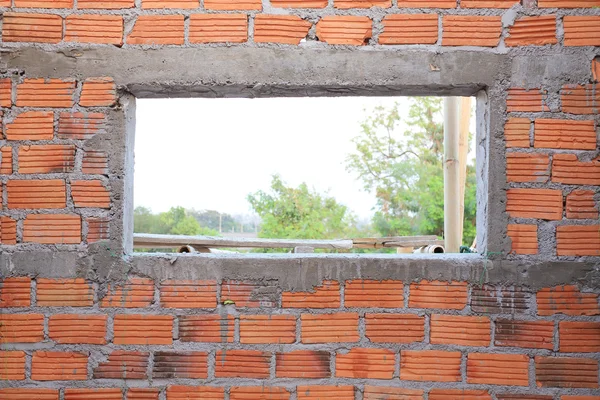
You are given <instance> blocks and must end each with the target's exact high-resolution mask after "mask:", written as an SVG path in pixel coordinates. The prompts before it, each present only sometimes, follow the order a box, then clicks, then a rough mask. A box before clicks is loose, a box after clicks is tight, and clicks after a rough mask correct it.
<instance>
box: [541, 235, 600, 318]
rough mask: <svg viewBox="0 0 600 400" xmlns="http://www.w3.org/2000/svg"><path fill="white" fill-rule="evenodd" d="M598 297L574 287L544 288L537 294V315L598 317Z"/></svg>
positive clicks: (599, 309) (599, 312) (599, 310)
mask: <svg viewBox="0 0 600 400" xmlns="http://www.w3.org/2000/svg"><path fill="white" fill-rule="evenodd" d="M559 246H560V244H559ZM598 296H599V295H598V294H596V293H585V292H584V293H582V292H580V291H579V288H578V287H577V286H574V285H565V286H555V287H553V288H544V289H541V290H540V291H538V292H537V308H538V315H542V316H545V315H554V314H566V315H600V306H599V305H598Z"/></svg>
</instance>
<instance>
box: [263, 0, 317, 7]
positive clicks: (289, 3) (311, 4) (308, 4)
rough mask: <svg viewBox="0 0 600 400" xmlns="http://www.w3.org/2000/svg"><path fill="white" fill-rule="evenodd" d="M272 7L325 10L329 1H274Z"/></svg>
mask: <svg viewBox="0 0 600 400" xmlns="http://www.w3.org/2000/svg"><path fill="white" fill-rule="evenodd" d="M271 6H273V7H277V8H325V7H326V6H327V0H272V1H271Z"/></svg>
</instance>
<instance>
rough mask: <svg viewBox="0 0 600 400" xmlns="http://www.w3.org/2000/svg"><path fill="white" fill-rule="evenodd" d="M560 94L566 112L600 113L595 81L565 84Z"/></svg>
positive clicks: (599, 91)
mask: <svg viewBox="0 0 600 400" xmlns="http://www.w3.org/2000/svg"><path fill="white" fill-rule="evenodd" d="M598 18H600V17H598ZM560 95H561V101H562V109H563V111H564V112H566V113H570V114H579V115H589V114H593V115H595V114H599V113H600V90H598V89H597V88H596V84H595V83H594V84H588V85H565V86H563V88H562V90H561V91H560Z"/></svg>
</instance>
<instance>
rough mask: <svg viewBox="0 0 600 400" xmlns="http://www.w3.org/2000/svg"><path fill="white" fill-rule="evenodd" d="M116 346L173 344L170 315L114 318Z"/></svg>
mask: <svg viewBox="0 0 600 400" xmlns="http://www.w3.org/2000/svg"><path fill="white" fill-rule="evenodd" d="M113 343H114V344H144V345H149V344H169V345H170V344H172V343H173V317H172V316H170V315H139V314H138V315H136V314H119V315H115V318H114V339H113Z"/></svg>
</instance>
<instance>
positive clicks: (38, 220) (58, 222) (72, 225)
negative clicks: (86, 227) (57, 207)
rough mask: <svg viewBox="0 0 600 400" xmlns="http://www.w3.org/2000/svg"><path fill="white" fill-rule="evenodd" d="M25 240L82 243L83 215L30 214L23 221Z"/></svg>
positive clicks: (49, 242) (45, 242)
mask: <svg viewBox="0 0 600 400" xmlns="http://www.w3.org/2000/svg"><path fill="white" fill-rule="evenodd" d="M23 242H32V243H42V244H79V243H81V217H80V216H79V215H73V214H29V215H28V216H27V217H26V218H25V222H24V223H23Z"/></svg>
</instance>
